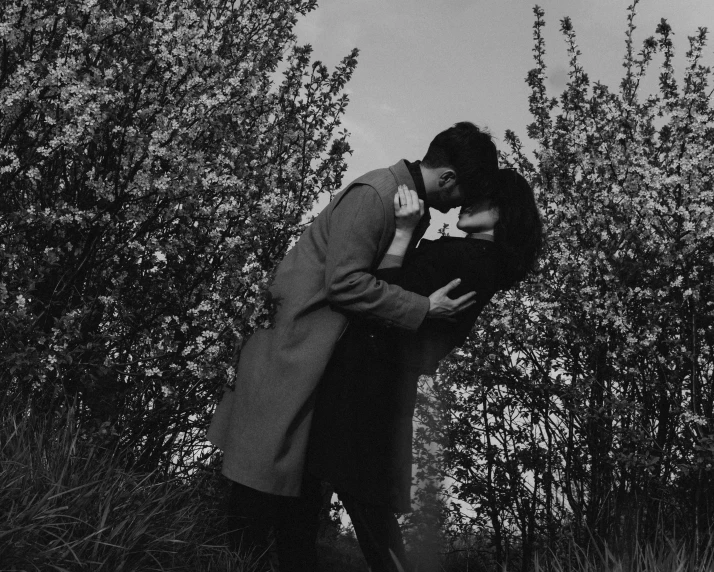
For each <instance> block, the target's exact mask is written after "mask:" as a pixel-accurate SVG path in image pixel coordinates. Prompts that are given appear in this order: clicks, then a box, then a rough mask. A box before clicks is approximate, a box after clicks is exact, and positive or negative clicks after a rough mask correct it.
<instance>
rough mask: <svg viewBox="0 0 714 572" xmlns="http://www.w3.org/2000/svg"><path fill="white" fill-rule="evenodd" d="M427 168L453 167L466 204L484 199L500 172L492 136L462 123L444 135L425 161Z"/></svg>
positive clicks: (427, 154) (439, 136)
mask: <svg viewBox="0 0 714 572" xmlns="http://www.w3.org/2000/svg"><path fill="white" fill-rule="evenodd" d="M422 163H424V166H425V167H432V168H436V167H451V168H452V169H453V170H454V172H455V173H456V180H457V182H458V184H459V187H460V188H461V190H462V192H463V193H464V195H465V198H466V200H465V204H471V203H474V202H477V201H479V200H480V199H482V198H483V197H484V190H485V188H486V183H487V181H488V180H489V179H490V178H491V177H492V176H493V175H494V174H495V173H496V172H497V171H498V152H497V151H496V145H495V144H494V143H493V141H492V139H491V135H490V134H489V133H487V132H486V131H482V130H481V129H479V128H478V127H476V126H475V125H474V124H473V123H469V122H468V121H461V122H460V123H457V124H456V125H454V126H453V127H449V128H448V129H447V130H446V131H442V132H441V133H439V134H438V135H437V136H436V137H434V140H433V141H432V142H431V144H430V145H429V149H428V150H427V152H426V155H424V159H422Z"/></svg>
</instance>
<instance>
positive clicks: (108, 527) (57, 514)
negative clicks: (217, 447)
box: [0, 408, 258, 572]
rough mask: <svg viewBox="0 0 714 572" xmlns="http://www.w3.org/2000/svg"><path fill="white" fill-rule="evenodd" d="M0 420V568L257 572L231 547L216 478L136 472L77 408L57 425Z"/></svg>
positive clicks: (20, 416) (15, 413)
mask: <svg viewBox="0 0 714 572" xmlns="http://www.w3.org/2000/svg"><path fill="white" fill-rule="evenodd" d="M0 416H1V419H0V421H1V423H2V426H1V427H0V515H1V516H0V519H1V520H0V570H3V571H8V570H23V571H32V570H42V571H45V570H47V571H57V572H74V571H83V572H84V571H92V572H94V571H96V572H100V571H107V572H109V571H111V572H120V571H137V570H141V571H153V570H156V571H173V572H183V571H186V572H187V571H189V570H190V571H192V572H195V571H199V572H200V571H205V572H209V571H229V570H230V571H231V572H254V571H256V570H258V566H257V564H255V562H254V561H253V562H251V561H250V559H247V558H241V557H238V556H237V555H236V554H234V553H231V552H230V551H228V550H227V549H226V548H225V545H226V542H225V539H224V538H223V536H222V535H223V534H224V533H225V531H226V530H227V526H226V523H225V517H224V515H223V513H222V511H221V508H220V500H219V499H220V498H221V495H220V494H219V493H220V491H217V490H216V486H215V479H214V483H213V484H212V483H211V482H210V481H211V480H210V479H200V478H195V479H192V480H180V479H170V480H167V479H166V478H165V477H163V478H162V476H161V475H158V474H152V473H149V474H141V473H136V472H133V471H132V470H131V469H129V468H127V467H128V464H127V463H126V460H125V456H124V455H122V454H121V452H120V451H118V450H116V449H113V450H112V449H109V448H107V447H106V446H101V445H100V444H99V443H98V440H97V439H96V438H92V437H89V436H87V435H86V434H84V433H83V432H82V431H81V430H80V429H79V428H78V427H77V426H76V424H75V423H74V421H73V416H72V413H71V410H70V411H69V412H68V413H67V414H66V415H64V416H63V418H62V419H60V420H59V421H56V422H53V423H47V422H39V421H37V420H35V419H33V417H32V415H30V414H29V413H28V412H27V411H24V412H23V411H19V410H18V409H17V408H14V409H7V408H5V410H3V411H2V412H0Z"/></svg>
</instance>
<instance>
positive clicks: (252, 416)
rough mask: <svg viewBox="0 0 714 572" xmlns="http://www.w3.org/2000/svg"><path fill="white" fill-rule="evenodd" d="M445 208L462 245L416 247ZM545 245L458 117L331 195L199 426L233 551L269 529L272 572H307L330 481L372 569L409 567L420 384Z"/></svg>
mask: <svg viewBox="0 0 714 572" xmlns="http://www.w3.org/2000/svg"><path fill="white" fill-rule="evenodd" d="M456 207H461V211H460V214H459V221H458V223H457V225H456V226H457V228H459V229H460V230H462V231H464V232H465V233H467V235H466V236H465V237H463V238H456V237H442V238H440V239H438V240H434V241H431V240H422V237H423V236H424V233H425V232H426V230H427V228H428V226H429V221H430V214H429V210H430V209H431V208H434V209H436V210H438V211H440V212H443V213H445V212H448V211H449V210H450V209H452V208H456ZM541 235H542V226H541V220H540V216H539V213H538V209H537V206H536V202H535V198H534V195H533V191H532V189H531V187H530V185H529V184H528V182H527V181H526V180H525V179H524V178H523V177H522V176H521V175H520V174H518V173H517V172H516V171H515V170H512V169H499V168H498V154H497V151H496V146H495V145H494V143H493V141H492V139H491V136H490V135H489V134H488V133H486V132H484V131H482V130H480V129H479V128H478V127H476V126H475V125H473V124H472V123H469V122H461V123H457V124H456V125H454V126H453V127H451V128H449V129H447V130H445V131H443V132H441V133H439V134H438V135H437V136H436V137H435V138H434V139H433V141H432V142H431V144H430V145H429V147H428V150H427V152H426V155H424V158H423V159H422V160H421V161H414V162H409V161H406V160H402V161H399V162H398V163H396V164H395V165H393V166H391V167H389V168H384V169H377V170H375V171H371V172H369V173H367V174H365V175H363V176H361V177H359V178H358V179H357V180H355V181H354V182H352V183H351V184H349V185H348V186H347V187H346V188H345V189H343V190H342V191H341V192H340V193H339V194H337V195H336V196H335V198H334V199H333V200H332V201H331V202H330V204H329V205H328V206H327V207H325V209H324V210H323V211H322V212H321V213H320V214H319V215H318V216H317V217H316V218H315V220H314V221H313V222H312V224H310V226H309V227H308V228H307V229H306V230H305V232H304V233H303V234H302V236H301V237H300V239H299V240H298V241H297V243H296V244H295V245H294V246H293V247H292V248H291V249H290V251H288V253H287V255H286V256H285V258H284V259H283V261H282V262H281V263H280V265H279V266H278V269H277V272H276V275H275V279H274V281H273V284H272V286H271V288H270V292H271V295H272V297H273V298H274V299H276V300H279V305H278V308H277V311H276V314H275V322H274V326H273V327H272V328H270V329H261V330H258V331H256V332H255V333H254V334H253V335H252V336H251V337H250V338H249V339H248V340H247V342H246V343H245V345H244V347H243V348H242V350H241V355H240V361H239V364H238V369H237V376H236V383H235V388H233V389H227V390H226V391H225V393H224V395H223V398H222V400H221V402H220V403H219V405H218V408H217V409H216V412H215V414H214V416H213V420H212V422H211V426H210V428H209V430H208V439H209V441H210V442H211V443H213V444H214V445H215V446H217V447H219V448H220V449H222V451H223V467H222V473H223V475H225V476H226V477H227V478H228V479H229V480H230V481H232V483H231V494H230V498H229V506H228V509H229V513H230V515H231V517H230V521H231V529H232V532H231V538H232V544H233V546H234V547H235V548H236V549H238V548H240V549H241V550H246V551H251V550H252V551H258V552H264V551H266V550H267V548H268V546H269V540H268V539H269V535H270V534H271V533H272V536H273V539H274V544H275V549H276V552H277V557H278V564H279V569H280V571H281V572H314V571H316V570H317V569H318V567H317V556H316V549H315V543H316V539H317V534H318V524H319V512H320V508H321V506H322V494H321V490H322V488H321V482H328V483H330V484H331V485H332V486H333V487H334V490H335V491H336V492H337V494H338V496H339V498H340V500H341V502H342V503H343V505H344V507H345V508H346V510H347V512H348V514H349V516H350V519H351V521H352V523H353V525H354V529H355V532H356V535H357V539H358V541H359V544H360V547H361V549H362V552H363V554H364V556H365V559H366V560H367V563H368V565H369V567H370V570H372V572H382V571H389V572H400V571H402V570H408V569H409V566H408V562H407V560H406V556H405V550H404V546H403V542H402V538H401V534H400V531H399V524H398V522H397V517H396V514H395V513H404V512H408V511H409V510H410V508H411V503H410V487H411V469H412V462H411V440H412V414H413V410H414V403H415V398H416V391H417V389H416V387H417V380H418V377H419V376H420V375H422V374H431V373H434V372H435V371H436V368H437V366H438V362H439V360H440V359H442V358H443V357H445V356H446V355H447V354H448V353H449V352H450V351H451V350H452V349H453V348H454V347H456V346H459V345H460V344H462V343H463V342H464V340H465V339H466V337H467V335H468V333H469V332H470V330H471V329H472V327H473V325H474V322H475V320H476V318H477V316H478V315H479V313H480V312H481V311H482V310H483V308H484V306H485V305H486V304H487V303H488V301H489V300H490V299H491V297H492V296H493V295H494V294H495V293H496V292H498V291H501V290H507V289H509V288H512V287H513V286H514V285H516V284H517V283H518V282H520V281H521V280H523V279H524V278H525V277H526V276H527V274H528V273H529V272H531V271H532V270H533V268H534V266H535V262H536V259H537V256H538V254H539V252H540V248H541V241H542V238H541Z"/></svg>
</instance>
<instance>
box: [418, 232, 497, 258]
mask: <svg viewBox="0 0 714 572" xmlns="http://www.w3.org/2000/svg"><path fill="white" fill-rule="evenodd" d="M418 250H424V251H425V252H427V251H428V252H434V253H450V252H454V253H461V252H466V253H471V254H477V253H482V254H484V255H492V254H495V252H496V248H495V244H494V243H493V241H490V240H483V239H481V238H471V237H468V236H442V237H441V238H438V239H436V240H428V239H422V240H421V242H420V243H419V248H418Z"/></svg>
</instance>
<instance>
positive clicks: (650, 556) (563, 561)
mask: <svg viewBox="0 0 714 572" xmlns="http://www.w3.org/2000/svg"><path fill="white" fill-rule="evenodd" d="M712 571H714V541H712V540H711V539H710V541H709V543H708V545H707V546H706V547H705V548H704V549H703V550H701V551H699V550H696V548H694V547H693V546H692V543H690V542H684V543H674V542H663V543H662V544H660V545H652V544H643V543H639V542H637V541H636V542H635V544H634V545H633V546H632V547H631V548H630V549H629V550H627V551H626V552H625V553H624V554H616V553H614V552H613V551H611V550H610V548H609V547H608V546H603V547H601V548H593V549H591V550H590V551H588V550H585V549H583V548H579V547H577V546H575V545H572V546H571V547H570V550H569V554H566V555H563V556H560V557H558V558H548V559H536V561H535V565H534V572H712Z"/></svg>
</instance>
